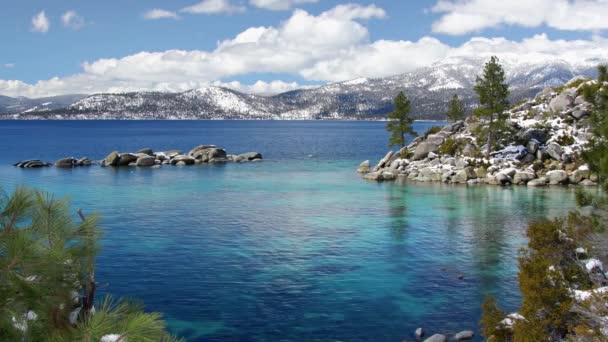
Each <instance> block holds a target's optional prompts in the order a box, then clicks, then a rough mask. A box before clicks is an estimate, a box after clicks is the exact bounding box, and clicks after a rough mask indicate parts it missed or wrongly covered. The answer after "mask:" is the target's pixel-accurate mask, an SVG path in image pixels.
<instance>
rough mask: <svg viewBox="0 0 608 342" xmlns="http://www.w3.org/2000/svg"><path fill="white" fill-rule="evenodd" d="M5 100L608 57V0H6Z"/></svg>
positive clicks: (274, 84) (255, 86)
mask: <svg viewBox="0 0 608 342" xmlns="http://www.w3.org/2000/svg"><path fill="white" fill-rule="evenodd" d="M0 13H2V20H1V21H0V41H1V42H2V50H1V51H2V52H1V53H0V94H2V95H6V96H27V97H43V96H52V95H61V94H75V93H80V94H91V93H97V92H125V91H136V90H151V91H185V90H189V89H192V88H197V87H204V86H225V87H230V88H233V89H236V90H239V91H243V92H249V93H257V94H273V93H279V92H283V91H287V90H292V89H295V88H299V87H306V86H314V85H320V84H325V83H328V82H339V81H346V80H351V79H355V78H359V77H384V76H390V75H395V74H400V73H405V72H409V71H412V70H415V69H416V68H420V67H425V66H430V65H432V64H433V63H436V62H439V61H441V60H444V59H446V58H450V57H457V56H477V55H480V54H482V55H485V54H496V55H499V56H500V55H501V54H516V55H517V56H519V57H521V58H525V59H527V60H530V61H535V60H546V59H561V60H565V61H567V62H569V63H576V62H577V61H578V60H600V59H606V58H607V56H608V39H607V38H606V37H607V32H608V20H606V19H605V18H608V0H508V1H497V0H416V1H414V0H376V1H364V0H360V1H352V2H350V1H340V0H172V1H168V0H165V1H160V0H145V1H144V0H120V1H118V0H104V1H77V0H52V1H48V0H3V1H2V2H1V3H0Z"/></svg>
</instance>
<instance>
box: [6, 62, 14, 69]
mask: <svg viewBox="0 0 608 342" xmlns="http://www.w3.org/2000/svg"><path fill="white" fill-rule="evenodd" d="M4 67H5V68H7V69H10V68H14V67H15V64H14V63H5V64H4Z"/></svg>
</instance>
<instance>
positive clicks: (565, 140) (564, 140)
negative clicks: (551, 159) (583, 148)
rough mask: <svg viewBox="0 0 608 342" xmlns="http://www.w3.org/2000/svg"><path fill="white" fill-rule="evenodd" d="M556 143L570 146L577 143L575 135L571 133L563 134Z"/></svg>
mask: <svg viewBox="0 0 608 342" xmlns="http://www.w3.org/2000/svg"><path fill="white" fill-rule="evenodd" d="M555 142H556V143H558V144H560V145H562V146H570V145H572V144H574V143H575V140H574V137H572V136H571V135H570V134H562V135H560V136H559V137H557V139H556V140H555Z"/></svg>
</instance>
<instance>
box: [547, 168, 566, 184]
mask: <svg viewBox="0 0 608 342" xmlns="http://www.w3.org/2000/svg"><path fill="white" fill-rule="evenodd" d="M546 176H547V177H548V178H549V184H551V185H558V184H567V183H568V180H569V178H568V174H567V173H566V171H562V170H554V171H549V172H547V175H546Z"/></svg>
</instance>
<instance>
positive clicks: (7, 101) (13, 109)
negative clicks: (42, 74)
mask: <svg viewBox="0 0 608 342" xmlns="http://www.w3.org/2000/svg"><path fill="white" fill-rule="evenodd" d="M85 97H87V95H79V94H75V95H61V96H52V97H43V98H38V99H30V98H27V97H8V96H2V95H0V114H12V113H21V112H43V111H49V110H54V109H60V108H65V107H67V106H69V105H71V104H72V103H74V102H76V101H79V100H81V99H83V98H85Z"/></svg>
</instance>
